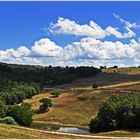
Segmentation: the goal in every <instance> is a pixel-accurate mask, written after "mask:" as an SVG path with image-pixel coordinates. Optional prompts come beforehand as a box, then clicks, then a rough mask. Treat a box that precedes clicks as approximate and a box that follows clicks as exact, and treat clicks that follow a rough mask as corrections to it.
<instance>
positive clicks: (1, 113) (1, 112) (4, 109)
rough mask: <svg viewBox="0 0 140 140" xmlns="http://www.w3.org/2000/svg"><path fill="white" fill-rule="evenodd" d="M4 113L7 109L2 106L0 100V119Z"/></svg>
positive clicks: (2, 103)
mask: <svg viewBox="0 0 140 140" xmlns="http://www.w3.org/2000/svg"><path fill="white" fill-rule="evenodd" d="M6 111H7V107H6V105H5V104H4V102H3V101H2V100H1V99H0V117H3V116H5V114H6Z"/></svg>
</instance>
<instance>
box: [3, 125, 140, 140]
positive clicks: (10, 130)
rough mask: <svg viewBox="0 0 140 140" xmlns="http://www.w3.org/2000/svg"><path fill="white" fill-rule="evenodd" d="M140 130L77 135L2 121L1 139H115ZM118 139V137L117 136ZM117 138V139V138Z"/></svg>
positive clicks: (128, 135) (134, 134)
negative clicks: (3, 122)
mask: <svg viewBox="0 0 140 140" xmlns="http://www.w3.org/2000/svg"><path fill="white" fill-rule="evenodd" d="M139 136H140V131H126V130H125V131H124V130H121V131H111V132H104V133H97V134H92V135H75V134H64V133H57V132H49V131H42V130H37V129H30V128H26V127H19V126H12V125H7V124H2V123H0V139H8V138H10V139H12V138H16V139H17V138H18V139H86V138H87V139H89V138H90V139H91V138H92V139H93V138H94V139H113V138H115V137H119V140H120V139H123V138H122V137H125V138H126V137H127V139H129V137H139ZM115 139H116V138H115ZM116 140H117V139H116Z"/></svg>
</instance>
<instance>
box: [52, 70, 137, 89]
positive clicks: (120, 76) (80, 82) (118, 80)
mask: <svg viewBox="0 0 140 140" xmlns="http://www.w3.org/2000/svg"><path fill="white" fill-rule="evenodd" d="M114 71H115V72H114ZM136 81H140V68H118V69H104V70H103V72H102V73H99V74H98V75H96V76H93V77H90V78H81V79H77V80H75V81H73V82H71V83H68V84H63V85H59V86H55V87H57V88H64V89H70V88H89V89H91V88H92V84H96V85H98V86H99V87H102V86H108V85H115V84H123V83H126V82H136Z"/></svg>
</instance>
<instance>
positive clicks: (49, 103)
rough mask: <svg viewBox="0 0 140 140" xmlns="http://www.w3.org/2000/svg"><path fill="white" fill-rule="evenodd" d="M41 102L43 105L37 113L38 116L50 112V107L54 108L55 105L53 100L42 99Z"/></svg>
mask: <svg viewBox="0 0 140 140" xmlns="http://www.w3.org/2000/svg"><path fill="white" fill-rule="evenodd" d="M39 102H40V103H41V105H40V107H39V109H38V110H36V111H35V113H37V114H38V113H44V112H47V111H49V107H52V105H53V103H52V100H51V99H49V98H42V99H40V100H39Z"/></svg>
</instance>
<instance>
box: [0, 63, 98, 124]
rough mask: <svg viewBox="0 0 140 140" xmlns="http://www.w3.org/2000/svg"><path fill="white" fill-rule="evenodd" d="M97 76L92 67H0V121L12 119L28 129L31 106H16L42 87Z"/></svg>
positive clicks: (30, 121) (6, 65)
mask: <svg viewBox="0 0 140 140" xmlns="http://www.w3.org/2000/svg"><path fill="white" fill-rule="evenodd" d="M99 72H100V69H97V68H95V67H84V66H82V67H59V66H58V67H52V66H48V67H42V66H30V65H17V64H6V63H0V118H1V121H5V120H6V121H7V122H14V121H13V119H14V120H15V121H16V122H17V123H18V124H20V125H26V126H30V125H31V123H32V115H33V112H32V110H31V105H29V104H21V105H20V106H19V105H17V104H19V103H22V102H23V100H24V99H26V98H32V96H34V95H36V94H38V93H39V91H40V90H42V89H43V88H44V87H51V86H53V85H58V84H64V83H68V82H71V81H73V80H74V79H76V78H82V77H89V76H93V75H96V74H98V73H99ZM6 116H8V118H7V117H6ZM9 116H10V117H12V118H9ZM4 117H6V118H4ZM14 123H15V122H14Z"/></svg>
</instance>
